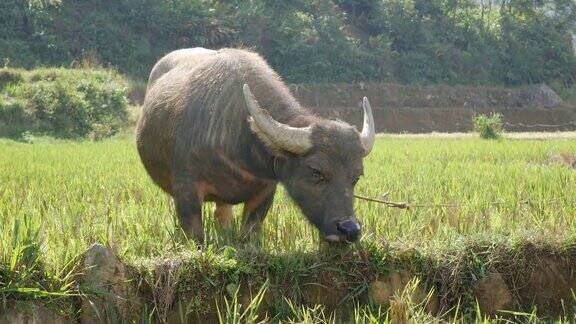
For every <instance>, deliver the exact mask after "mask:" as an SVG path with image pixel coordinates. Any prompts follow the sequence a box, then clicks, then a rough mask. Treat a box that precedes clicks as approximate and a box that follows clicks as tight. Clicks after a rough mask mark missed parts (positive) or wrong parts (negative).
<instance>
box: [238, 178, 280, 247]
mask: <svg viewBox="0 0 576 324" xmlns="http://www.w3.org/2000/svg"><path fill="white" fill-rule="evenodd" d="M275 193H276V184H274V185H271V186H269V187H266V188H265V189H264V190H262V191H261V192H259V193H258V194H257V195H256V196H254V197H253V198H252V199H250V200H248V201H247V202H246V203H245V204H244V212H243V217H242V218H243V222H244V224H243V226H242V232H243V235H242V238H243V239H244V240H245V239H247V238H249V237H255V236H258V235H260V231H261V229H262V222H263V221H264V218H266V214H268V211H269V210H270V207H271V206H272V202H273V201H274V195H275Z"/></svg>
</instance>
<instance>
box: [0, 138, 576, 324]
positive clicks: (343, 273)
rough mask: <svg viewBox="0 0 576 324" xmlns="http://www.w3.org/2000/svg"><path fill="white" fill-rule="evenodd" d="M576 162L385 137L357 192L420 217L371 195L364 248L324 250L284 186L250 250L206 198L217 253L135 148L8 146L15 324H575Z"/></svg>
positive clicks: (1, 228)
mask: <svg viewBox="0 0 576 324" xmlns="http://www.w3.org/2000/svg"><path fill="white" fill-rule="evenodd" d="M574 154H576V141H574V140H573V139H547V140H517V139H506V138H505V139H502V140H499V141H486V140H479V139H475V138H391V137H381V138H379V139H378V141H377V143H376V146H375V149H374V151H373V153H372V154H371V155H370V156H369V157H368V158H367V159H366V160H365V177H364V178H363V179H362V180H361V181H360V182H359V184H358V185H357V188H356V194H359V195H362V196H369V197H381V196H382V195H384V194H387V196H386V199H387V200H390V201H395V202H405V203H407V204H408V205H409V206H410V208H409V209H397V208H389V207H386V206H384V205H382V204H378V203H373V202H368V201H364V200H357V201H356V210H357V214H358V215H359V219H360V220H361V222H362V224H363V228H364V236H363V238H362V240H361V242H360V243H359V244H356V245H354V246H351V247H349V248H338V249H336V248H331V247H327V246H325V245H323V244H320V242H319V241H318V237H317V234H316V232H315V229H314V228H313V227H312V226H311V225H309V224H307V222H306V220H305V219H304V217H303V216H302V215H300V213H299V211H298V208H297V207H296V206H295V205H294V204H293V203H292V202H291V201H290V200H289V199H288V198H287V196H286V195H285V194H284V192H283V191H282V190H280V193H279V194H278V195H277V199H276V201H275V203H274V206H273V208H272V210H271V212H270V213H269V215H268V217H267V219H266V221H265V226H264V231H263V236H262V240H261V242H248V243H246V242H241V241H240V238H239V227H240V218H239V217H238V219H237V220H236V223H235V224H234V230H232V231H227V232H222V231H219V230H217V229H216V226H215V224H214V221H213V218H212V215H211V211H212V210H213V206H211V205H210V204H206V207H205V211H204V215H205V216H204V221H205V223H206V226H205V228H206V241H207V246H206V247H204V248H203V249H200V250H199V249H198V248H197V247H196V246H195V245H194V243H193V242H191V241H189V242H186V241H184V240H183V239H182V238H181V235H179V234H180V233H179V232H178V229H177V226H175V218H174V206H173V204H172V202H171V200H170V199H169V198H168V197H167V196H166V195H165V194H164V193H163V192H161V191H160V189H159V188H157V187H155V186H154V184H153V183H152V181H151V180H150V179H149V178H148V176H147V174H146V173H145V171H144V169H143V167H142V165H141V163H140V161H139V158H138V156H137V153H136V150H135V147H134V144H133V139H132V138H131V137H130V136H125V137H118V138H115V139H111V140H105V141H101V142H69V141H57V140H52V139H44V138H39V139H36V140H35V141H34V143H32V144H27V143H19V142H13V141H8V140H2V141H0V298H1V300H2V302H3V308H0V313H1V312H2V309H4V313H5V314H8V313H11V314H15V313H16V312H14V311H11V312H7V311H6V310H14V309H20V310H22V311H25V310H26V309H28V310H30V309H33V310H37V309H38V308H42V309H44V310H45V311H46V312H47V313H48V314H49V315H46V316H52V317H54V316H57V317H58V318H59V319H67V320H79V319H84V318H86V317H89V316H92V317H93V318H97V319H100V320H102V319H108V320H114V319H119V318H124V319H125V320H128V321H139V320H143V321H145V320H147V321H153V322H155V321H160V320H168V321H171V322H182V321H188V322H197V321H198V320H211V321H218V320H219V321H221V322H228V323H230V322H247V321H248V322H250V321H252V322H257V321H261V320H265V319H267V320H269V321H297V322H323V321H330V320H335V321H360V322H382V321H391V320H395V321H398V322H401V321H403V320H414V321H432V320H440V319H446V320H454V321H459V320H480V321H482V320H484V319H486V318H488V317H487V316H488V315H492V317H490V318H491V320H498V318H499V317H502V318H506V319H516V320H523V321H524V320H533V321H537V320H543V319H552V318H554V319H560V320H566V321H569V320H571V319H574V317H572V316H573V313H574V310H575V305H576V304H575V303H574V301H575V300H574V297H573V295H572V292H571V289H573V288H575V289H576V275H573V274H572V269H574V265H576V241H575V239H574V238H575V237H576V235H575V234H576V170H575V168H574V165H573V162H571V161H572V160H571V159H572V158H573V157H574ZM236 212H237V214H239V213H240V209H237V210H236ZM94 243H99V244H101V245H102V246H99V245H93V244H94ZM101 269H104V270H106V269H107V270H106V271H108V272H109V273H108V275H110V273H111V274H112V275H111V276H105V274H106V271H104V270H102V271H100V270H101ZM255 297H256V298H255ZM30 305H33V306H30ZM40 305H42V306H40ZM500 308H504V309H507V310H508V311H505V312H502V311H498V309H500ZM14 316H15V315H14ZM38 316H39V315H38ZM1 321H2V320H0V322H1Z"/></svg>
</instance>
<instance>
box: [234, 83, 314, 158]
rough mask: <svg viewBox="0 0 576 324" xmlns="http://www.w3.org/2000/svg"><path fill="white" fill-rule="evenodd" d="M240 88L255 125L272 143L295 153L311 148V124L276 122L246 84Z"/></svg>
mask: <svg viewBox="0 0 576 324" xmlns="http://www.w3.org/2000/svg"><path fill="white" fill-rule="evenodd" d="M242 90H243V92H244V101H246V106H248V111H249V112H250V115H251V116H252V118H253V119H254V122H255V123H256V126H258V129H260V130H261V131H262V132H263V133H264V135H265V136H266V137H267V138H268V139H269V140H270V141H272V142H273V143H274V145H276V146H277V147H279V148H281V149H283V150H285V151H288V152H291V153H295V154H302V153H305V152H307V151H308V150H310V148H312V142H311V141H310V134H311V133H312V127H311V126H308V127H302V128H298V127H292V126H289V125H286V124H282V123H279V122H277V121H276V120H274V118H272V116H270V114H268V112H267V111H265V110H263V109H261V108H260V106H258V102H257V101H256V99H255V98H254V96H253V95H252V92H251V91H250V87H248V85H247V84H244V87H243V88H242Z"/></svg>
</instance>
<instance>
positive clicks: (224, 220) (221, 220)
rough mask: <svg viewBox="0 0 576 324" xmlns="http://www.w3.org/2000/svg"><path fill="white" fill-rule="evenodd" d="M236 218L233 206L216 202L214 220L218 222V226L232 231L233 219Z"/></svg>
mask: <svg viewBox="0 0 576 324" xmlns="http://www.w3.org/2000/svg"><path fill="white" fill-rule="evenodd" d="M233 217H234V212H233V211H232V205H230V204H227V203H223V202H216V210H215V211H214V219H215V220H216V221H217V222H218V226H220V228H222V229H226V230H228V229H230V228H231V227H232V218H233Z"/></svg>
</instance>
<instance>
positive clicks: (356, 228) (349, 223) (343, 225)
mask: <svg viewBox="0 0 576 324" xmlns="http://www.w3.org/2000/svg"><path fill="white" fill-rule="evenodd" d="M336 228H337V229H338V231H340V233H342V234H344V235H346V236H347V237H351V238H353V237H356V236H358V234H359V233H360V225H359V224H358V223H356V222H355V221H353V220H351V219H347V220H345V221H341V222H339V223H338V225H337V226H336Z"/></svg>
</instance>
